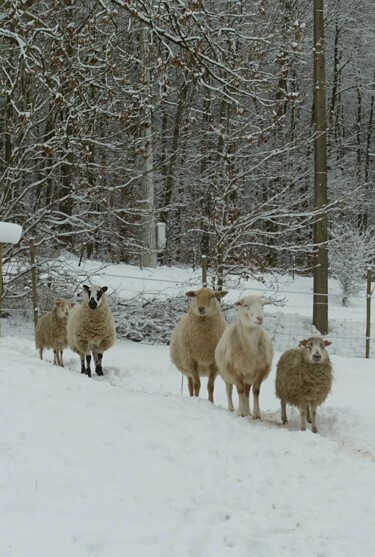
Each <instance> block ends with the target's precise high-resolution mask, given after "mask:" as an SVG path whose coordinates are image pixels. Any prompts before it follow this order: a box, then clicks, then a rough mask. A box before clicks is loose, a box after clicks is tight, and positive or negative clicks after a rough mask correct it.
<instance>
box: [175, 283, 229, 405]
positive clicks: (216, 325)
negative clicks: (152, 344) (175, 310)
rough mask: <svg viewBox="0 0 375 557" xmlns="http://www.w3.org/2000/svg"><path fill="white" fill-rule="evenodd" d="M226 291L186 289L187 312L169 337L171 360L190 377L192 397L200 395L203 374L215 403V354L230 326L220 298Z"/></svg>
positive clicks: (211, 399)
mask: <svg viewBox="0 0 375 557" xmlns="http://www.w3.org/2000/svg"><path fill="white" fill-rule="evenodd" d="M227 294H228V292H227V291H225V290H222V291H216V290H212V289H211V288H200V289H198V290H195V291H194V290H190V291H189V292H186V296H188V298H191V300H190V303H189V308H188V313H187V314H185V315H183V316H182V317H181V319H180V321H179V322H178V323H177V325H176V327H175V329H174V330H173V332H172V336H171V340H170V356H171V360H172V362H173V363H174V365H175V366H176V367H177V369H178V370H179V371H180V372H181V373H182V374H183V375H186V376H187V378H188V388H189V394H190V396H196V397H198V396H199V391H200V386H201V382H200V377H208V382H207V390H208V400H209V401H210V402H212V403H213V402H214V386H215V379H216V377H217V373H218V371H217V367H216V364H215V358H214V353H215V348H216V345H217V343H218V340H219V339H220V337H221V335H222V333H223V331H224V329H225V327H226V325H227V322H226V321H225V319H224V317H223V314H222V312H221V306H220V302H219V300H221V298H223V297H224V296H226V295H227Z"/></svg>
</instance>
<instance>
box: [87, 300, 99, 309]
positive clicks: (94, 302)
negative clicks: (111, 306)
mask: <svg viewBox="0 0 375 557" xmlns="http://www.w3.org/2000/svg"><path fill="white" fill-rule="evenodd" d="M97 305H98V304H97V303H96V301H95V300H93V299H92V298H91V300H90V301H89V307H90V308H91V309H95V308H96V306H97Z"/></svg>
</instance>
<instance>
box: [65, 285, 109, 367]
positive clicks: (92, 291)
mask: <svg viewBox="0 0 375 557" xmlns="http://www.w3.org/2000/svg"><path fill="white" fill-rule="evenodd" d="M107 290H108V287H107V286H103V287H100V286H91V287H90V286H87V285H86V284H84V285H83V301H82V303H81V304H80V305H77V306H76V307H74V308H73V309H72V311H71V312H70V314H69V317H68V323H67V334H68V345H69V347H70V348H71V349H72V350H73V351H74V352H76V353H77V354H79V356H80V359H81V373H85V374H87V375H88V376H89V377H91V365H90V364H91V352H92V355H93V356H94V361H95V371H96V373H97V375H103V368H102V360H103V352H105V351H106V350H108V349H109V348H111V346H113V344H114V342H115V340H116V328H115V321H114V319H113V315H112V312H111V309H110V307H109V305H108V299H107V294H106V292H107ZM85 359H86V365H85Z"/></svg>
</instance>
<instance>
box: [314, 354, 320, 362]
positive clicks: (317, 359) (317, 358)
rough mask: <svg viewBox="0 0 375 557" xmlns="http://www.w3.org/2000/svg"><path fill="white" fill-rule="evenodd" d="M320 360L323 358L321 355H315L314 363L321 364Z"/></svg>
mask: <svg viewBox="0 0 375 557" xmlns="http://www.w3.org/2000/svg"><path fill="white" fill-rule="evenodd" d="M320 358H321V355H320V354H313V360H314V362H319V360H320Z"/></svg>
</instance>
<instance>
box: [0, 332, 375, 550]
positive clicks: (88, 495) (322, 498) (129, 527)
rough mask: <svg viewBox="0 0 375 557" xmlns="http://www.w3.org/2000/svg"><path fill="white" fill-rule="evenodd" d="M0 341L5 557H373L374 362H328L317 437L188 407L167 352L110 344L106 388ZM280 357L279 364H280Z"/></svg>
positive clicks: (69, 365)
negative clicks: (330, 373) (330, 376)
mask: <svg viewBox="0 0 375 557" xmlns="http://www.w3.org/2000/svg"><path fill="white" fill-rule="evenodd" d="M51 356H52V355H51V353H47V358H46V360H47V361H45V362H40V361H39V360H38V358H37V353H36V350H35V348H34V344H33V342H32V341H30V340H27V339H25V338H21V337H20V336H18V337H3V338H0V412H1V421H0V423H1V430H2V431H1V437H0V456H1V458H0V489H1V497H0V557H52V556H53V557H159V556H160V557H185V556H186V557H227V556H228V557H232V556H233V557H245V556H246V557H248V556H251V557H274V556H275V557H293V556H297V555H298V556H299V557H300V556H302V555H303V556H304V557H336V556H337V557H338V556H340V557H346V556H348V557H349V556H350V557H353V556H361V557H372V556H373V555H374V552H375V539H374V526H375V497H374V491H375V428H374V425H373V424H374V421H375V408H374V404H373V393H374V392H375V369H374V362H373V360H372V361H371V360H370V361H368V360H367V361H366V360H359V359H358V360H355V359H344V358H339V357H336V356H333V358H332V360H333V363H334V367H335V383H334V387H333V392H332V395H331V396H330V397H329V398H328V399H327V401H326V404H325V405H324V407H322V408H321V409H320V410H319V411H318V428H319V431H320V434H318V435H314V434H312V433H311V432H310V431H307V432H305V433H303V432H300V431H299V430H298V427H299V418H298V413H297V412H294V413H290V423H289V425H288V427H282V426H280V425H279V424H280V415H279V408H278V402H277V400H276V399H275V396H274V371H273V374H271V376H270V377H269V378H268V379H267V381H266V382H265V383H264V385H263V387H262V391H261V398H260V403H261V410H262V411H263V421H262V422H261V423H259V422H257V423H254V422H252V421H251V420H250V419H247V418H245V419H243V418H238V417H237V416H235V415H233V414H230V413H228V412H227V410H226V404H225V390H224V386H223V383H222V381H221V379H220V378H219V379H218V380H217V383H216V393H215V395H216V397H215V401H216V404H215V406H213V405H212V404H210V403H208V402H207V400H206V389H205V384H204V383H203V385H202V398H200V399H190V398H189V397H188V396H187V388H186V384H184V385H183V393H182V395H181V376H180V374H179V373H178V372H177V371H176V370H175V369H174V368H173V366H172V364H171V363H170V361H169V355H168V348H167V347H161V346H148V345H141V344H133V343H129V342H118V343H117V345H116V346H115V347H114V348H113V349H112V350H110V351H109V352H108V353H106V354H105V357H104V372H105V377H104V378H100V379H99V378H96V377H94V378H93V379H91V380H90V379H88V378H87V377H85V376H81V375H80V374H79V373H78V370H79V363H78V357H77V356H76V355H74V354H72V353H71V352H69V351H67V352H66V358H65V361H66V367H65V368H64V369H59V368H56V367H54V366H52V365H51V364H50V363H49V362H50V361H51ZM278 356H279V354H276V357H275V362H276V361H277V358H278Z"/></svg>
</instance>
